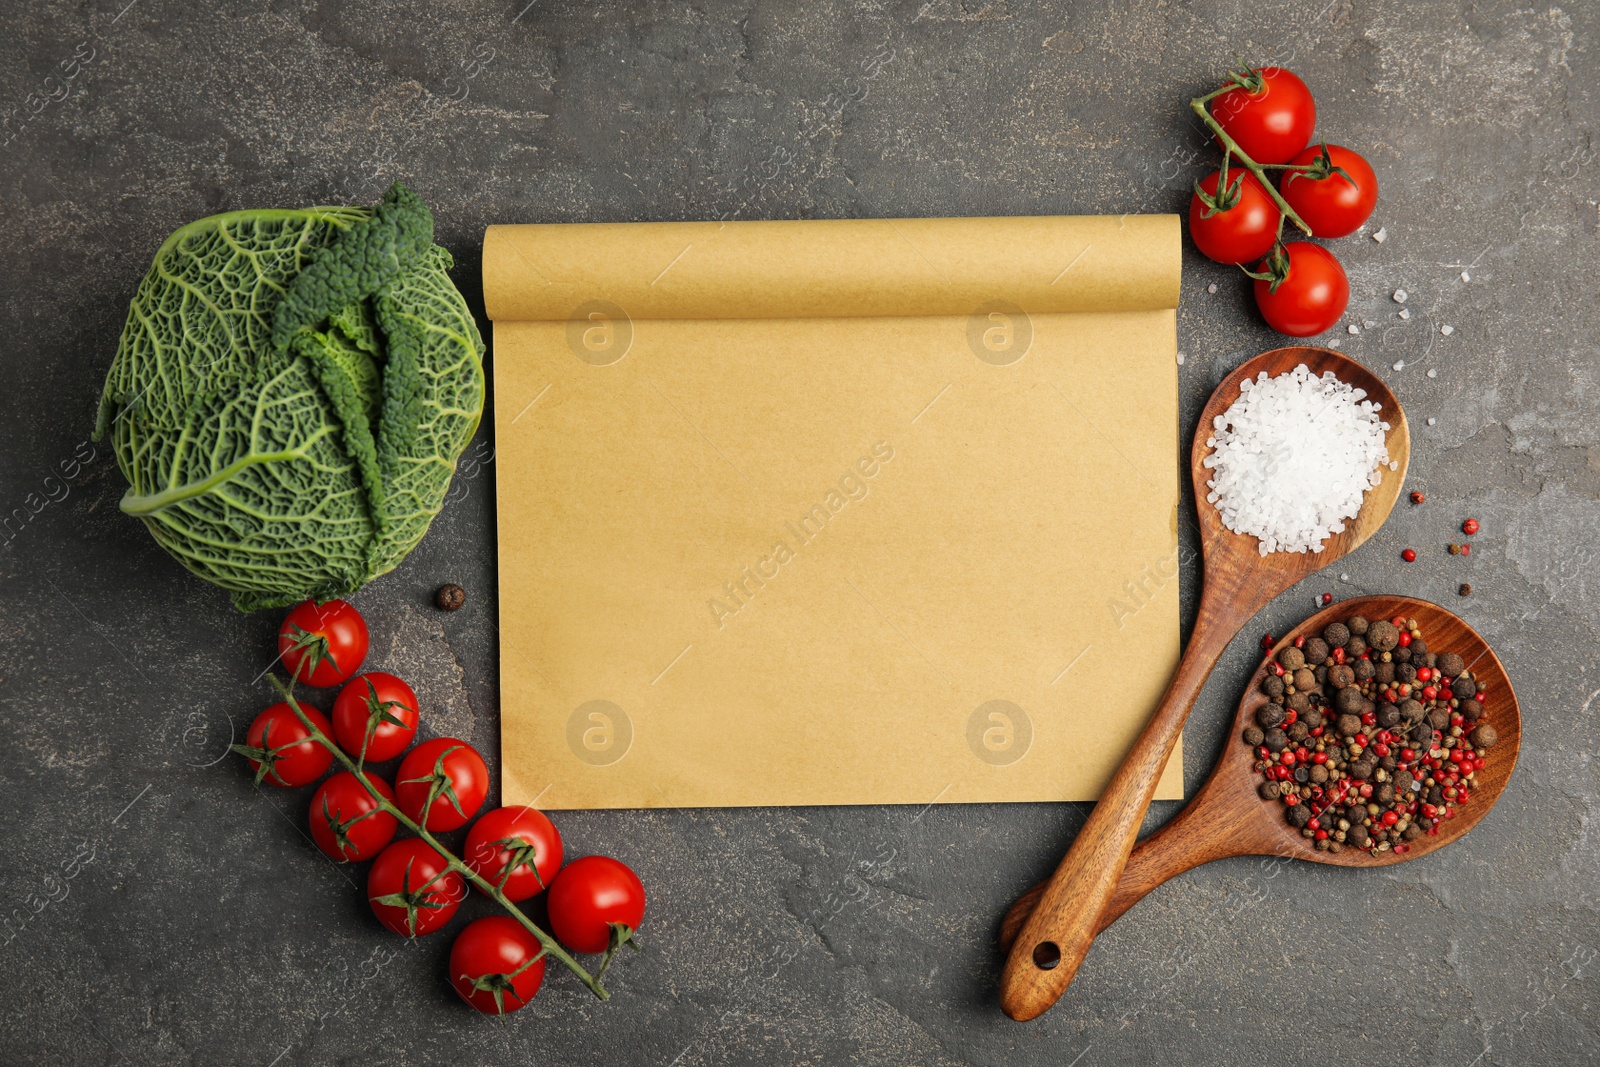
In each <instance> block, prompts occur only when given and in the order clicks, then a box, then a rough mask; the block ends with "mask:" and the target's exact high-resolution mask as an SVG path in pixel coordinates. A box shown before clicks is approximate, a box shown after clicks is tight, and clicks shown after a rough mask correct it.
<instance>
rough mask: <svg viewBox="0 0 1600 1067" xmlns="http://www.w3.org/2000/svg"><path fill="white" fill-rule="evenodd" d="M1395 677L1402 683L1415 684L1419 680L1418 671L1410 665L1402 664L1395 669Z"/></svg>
mask: <svg viewBox="0 0 1600 1067" xmlns="http://www.w3.org/2000/svg"><path fill="white" fill-rule="evenodd" d="M1394 676H1395V678H1396V679H1398V680H1399V681H1402V682H1414V681H1416V680H1417V669H1416V668H1415V667H1413V666H1412V665H1411V664H1409V663H1402V664H1400V666H1398V667H1396V668H1395V669H1394Z"/></svg>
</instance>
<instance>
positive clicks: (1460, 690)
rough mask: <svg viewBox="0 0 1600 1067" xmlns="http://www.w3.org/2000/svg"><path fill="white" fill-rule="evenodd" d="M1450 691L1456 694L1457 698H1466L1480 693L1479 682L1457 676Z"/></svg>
mask: <svg viewBox="0 0 1600 1067" xmlns="http://www.w3.org/2000/svg"><path fill="white" fill-rule="evenodd" d="M1450 692H1452V693H1454V694H1455V696H1456V699H1457V700H1465V699H1467V698H1468V697H1471V696H1477V695H1478V683H1477V682H1474V681H1473V680H1472V679H1471V678H1457V679H1456V680H1455V681H1453V682H1451V683H1450Z"/></svg>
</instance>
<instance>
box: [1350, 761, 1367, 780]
mask: <svg viewBox="0 0 1600 1067" xmlns="http://www.w3.org/2000/svg"><path fill="white" fill-rule="evenodd" d="M1350 777H1352V778H1355V779H1357V780H1359V781H1363V782H1364V781H1366V780H1367V779H1368V778H1371V777H1372V764H1370V763H1368V762H1367V761H1366V760H1365V759H1364V758H1363V759H1358V760H1356V761H1355V762H1354V763H1352V764H1350Z"/></svg>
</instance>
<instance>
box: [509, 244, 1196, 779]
mask: <svg viewBox="0 0 1600 1067" xmlns="http://www.w3.org/2000/svg"><path fill="white" fill-rule="evenodd" d="M483 270H484V292H485V298H486V302H487V305H488V311H489V316H490V318H491V319H493V320H494V359H493V376H494V390H495V404H494V408H495V438H496V439H495V456H496V462H495V469H496V478H497V483H498V505H497V506H498V511H499V551H500V636H501V641H500V645H501V648H500V653H501V654H500V664H501V677H502V687H501V688H502V694H503V701H504V704H503V707H502V709H501V722H502V726H501V729H502V734H503V737H502V743H503V753H504V767H505V769H504V778H503V781H504V792H505V800H506V803H530V802H533V801H535V800H537V802H538V804H539V805H540V806H541V807H545V808H604V807H665V806H721V805H765V804H916V805H926V804H931V803H934V802H939V803H953V802H971V801H1043V800H1089V799H1092V798H1094V797H1095V796H1096V795H1097V794H1098V792H1099V791H1100V789H1101V788H1102V786H1103V785H1104V783H1105V782H1106V780H1107V779H1108V778H1109V777H1110V775H1111V772H1112V771H1113V770H1114V769H1115V767H1116V765H1117V764H1118V762H1119V761H1120V760H1121V758H1122V756H1123V755H1124V753H1125V752H1126V751H1127V749H1128V746H1129V745H1131V744H1132V741H1133V738H1134V736H1135V735H1136V734H1137V733H1138V730H1139V728H1140V727H1141V726H1142V725H1143V723H1144V722H1145V720H1146V718H1147V717H1148V716H1149V714H1150V712H1151V711H1152V710H1153V709H1154V707H1155V706H1156V703H1157V702H1158V700H1159V699H1160V696H1161V693H1162V691H1163V690H1164V689H1165V687H1166V684H1167V681H1168V679H1169V677H1170V675H1171V673H1172V670H1173V668H1174V667H1175V665H1176V663H1177V659H1178V652H1179V647H1178V583H1177V573H1178V558H1177V553H1178V541H1177V507H1178V484H1179V483H1178V478H1179V465H1180V456H1181V450H1180V448H1179V444H1178V388H1177V366H1176V358H1175V357H1176V310H1175V309H1176V307H1177V301H1178V281H1179V227H1178V220H1177V218H1176V217H1175V216H1139V215H1129V216H1124V217H1122V218H1113V217H1103V218H1102V217H1035V218H996V219H896V220H843V221H798V222H731V223H616V224H610V223H607V224H576V225H548V226H494V227H491V228H490V229H489V230H488V232H487V234H486V235H485V238H484V257H483ZM1182 764H1183V760H1182V753H1181V749H1180V751H1179V752H1178V753H1177V754H1175V755H1174V757H1173V759H1172V760H1171V761H1170V762H1169V763H1168V765H1167V769H1166V773H1165V774H1164V775H1163V776H1162V779H1161V783H1160V787H1159V789H1158V792H1157V794H1156V795H1157V796H1158V797H1161V798H1168V799H1171V798H1179V797H1181V796H1182V788H1183V787H1182Z"/></svg>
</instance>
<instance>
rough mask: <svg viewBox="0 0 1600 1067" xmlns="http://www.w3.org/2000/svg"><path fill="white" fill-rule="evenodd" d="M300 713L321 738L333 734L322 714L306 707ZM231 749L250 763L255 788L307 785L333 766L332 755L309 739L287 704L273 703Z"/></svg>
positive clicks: (308, 731)
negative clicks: (243, 738) (262, 785)
mask: <svg viewBox="0 0 1600 1067" xmlns="http://www.w3.org/2000/svg"><path fill="white" fill-rule="evenodd" d="M300 710H301V711H303V712H305V713H306V718H307V719H309V720H310V721H311V723H312V724H313V725H314V726H316V728H317V729H318V730H321V731H322V735H323V736H324V737H328V736H330V735H331V734H332V733H333V727H332V726H330V725H329V724H328V718H327V716H325V715H323V714H322V712H320V711H318V710H317V709H316V708H313V707H311V706H310V705H307V704H301V705H300ZM232 747H233V750H234V751H235V752H237V753H239V755H241V756H243V757H245V758H246V759H247V760H249V761H250V769H251V770H252V771H254V772H255V775H256V784H257V785H260V784H261V783H262V782H269V783H271V784H272V785H281V786H289V787H294V786H301V785H310V784H311V783H312V782H314V781H316V780H317V779H318V778H321V777H322V776H323V774H324V773H326V772H327V770H328V767H329V765H330V764H332V763H333V753H332V752H329V751H328V750H327V749H326V748H324V747H323V746H322V745H320V744H318V743H317V742H315V741H313V740H311V731H310V730H307V729H306V728H305V724H303V723H302V722H301V721H300V719H299V717H298V716H296V715H295V713H294V709H293V708H291V707H290V706H289V705H288V704H274V705H272V707H270V708H268V709H267V710H266V711H263V712H262V713H261V714H260V715H257V716H256V719H255V722H252V723H251V724H250V731H249V733H247V734H246V735H245V743H244V744H242V745H234V746H232Z"/></svg>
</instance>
